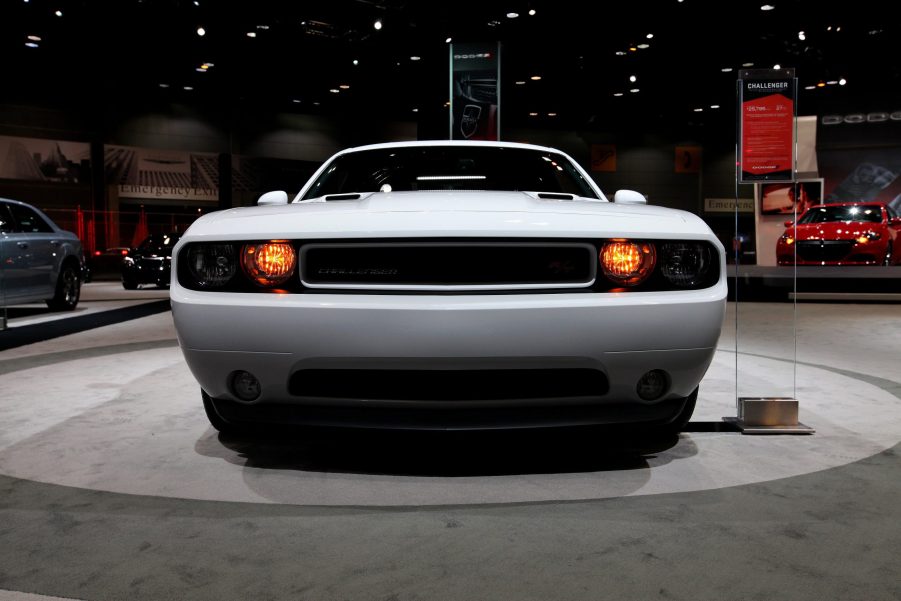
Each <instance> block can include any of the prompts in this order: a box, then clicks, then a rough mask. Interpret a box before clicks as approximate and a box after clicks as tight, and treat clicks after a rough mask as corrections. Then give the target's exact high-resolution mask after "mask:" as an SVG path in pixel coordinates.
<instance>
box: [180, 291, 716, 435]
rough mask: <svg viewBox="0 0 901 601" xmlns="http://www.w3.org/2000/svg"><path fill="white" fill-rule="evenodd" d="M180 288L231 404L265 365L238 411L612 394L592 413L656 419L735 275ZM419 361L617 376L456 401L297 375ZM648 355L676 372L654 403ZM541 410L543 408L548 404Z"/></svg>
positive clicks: (693, 382)
mask: <svg viewBox="0 0 901 601" xmlns="http://www.w3.org/2000/svg"><path fill="white" fill-rule="evenodd" d="M170 297H171V300H172V311H173V317H174V320H175V325H176V330H177V332H178V337H179V342H180V344H181V348H182V351H183V352H184V355H185V359H186V360H187V363H188V366H189V367H190V369H191V371H192V373H193V374H194V376H195V377H196V379H197V381H198V382H199V383H200V386H201V388H202V389H203V390H205V391H206V392H207V393H208V394H209V395H210V396H211V397H212V398H213V399H216V400H217V401H219V402H221V403H224V405H225V406H228V405H229V403H228V402H229V401H237V399H236V397H235V396H234V394H233V393H232V391H231V390H230V376H231V374H233V373H234V372H236V371H238V370H243V371H249V372H251V373H252V374H254V375H255V376H256V377H257V378H258V379H259V381H260V383H261V389H262V393H261V396H260V397H259V398H258V399H257V400H255V401H254V402H253V403H250V404H243V405H238V404H237V403H235V405H234V406H235V407H238V409H235V410H236V411H244V412H247V411H251V412H253V411H256V412H257V413H258V414H260V415H262V414H265V413H267V412H268V413H269V414H271V415H272V416H273V417H272V419H274V420H277V421H283V420H286V419H287V420H288V421H296V420H293V419H288V418H287V417H285V416H284V415H282V417H278V415H279V412H280V411H281V412H282V413H284V407H282V408H281V409H279V408H278V407H274V406H277V405H302V406H307V407H320V408H322V407H328V408H332V409H335V408H344V409H360V408H366V409H367V410H369V409H378V408H385V409H400V408H426V407H428V408H433V409H447V408H454V409H484V410H501V411H508V412H509V410H510V409H511V408H513V407H517V408H525V407H530V408H533V409H538V408H542V407H544V408H547V407H560V406H568V407H583V408H590V407H594V408H606V409H607V410H606V411H602V413H603V415H601V414H598V415H596V416H595V418H594V419H592V421H595V422H602V423H605V422H616V421H659V419H660V418H661V415H663V414H667V415H669V414H670V413H671V412H672V411H674V408H676V409H678V408H679V407H681V405H682V403H683V401H684V399H685V398H687V397H689V396H690V395H691V394H692V392H693V391H694V389H695V388H696V387H697V386H698V383H699V382H700V380H701V379H702V378H703V376H704V374H705V372H706V370H707V368H708V366H709V364H710V361H711V360H712V358H713V353H714V350H715V346H716V342H717V339H718V338H719V334H720V328H721V325H722V322H723V312H724V309H725V297H726V285H725V282H724V281H722V282H720V283H719V284H717V285H716V286H714V287H712V288H708V289H704V290H691V291H678V292H646V293H604V294H598V293H587V292H579V293H563V294H497V295H459V296H456V295H395V294H265V293H219V292H197V291H191V290H187V289H184V288H182V287H181V286H179V285H178V284H177V282H173V284H172V289H171V293H170ZM417 369H419V370H460V373H463V371H466V372H468V373H470V374H471V373H472V372H473V371H478V370H505V371H509V370H540V369H561V370H566V369H574V370H597V371H599V372H601V373H602V374H603V375H604V377H605V379H606V382H607V387H606V390H598V393H597V394H590V395H584V394H580V395H578V396H567V397H559V396H553V395H550V394H548V395H547V396H546V397H541V396H540V395H539V396H538V397H535V396H534V395H532V396H531V397H530V398H528V399H516V398H506V399H504V398H491V399H479V398H478V395H475V397H472V396H470V397H469V398H467V399H466V400H460V401H455V400H447V399H443V400H435V399H432V398H430V394H429V391H428V390H425V388H428V387H427V386H426V387H423V388H424V390H423V395H422V399H421V400H417V399H416V398H415V396H416V395H413V396H412V397H411V396H409V395H407V396H406V397H405V398H404V399H402V400H399V399H384V398H381V399H375V400H374V399H366V398H361V396H356V397H355V398H336V397H334V396H329V397H327V398H326V397H324V396H319V395H317V396H305V395H304V392H303V385H302V382H303V379H302V378H300V382H301V384H300V385H298V384H297V382H298V378H297V377H295V376H297V375H298V373H302V372H304V370H330V373H334V374H338V375H339V376H338V377H340V375H341V374H344V375H345V376H346V377H353V376H354V374H355V373H359V372H357V371H356V370H417ZM652 369H662V370H664V371H665V372H666V373H667V375H668V387H667V392H666V393H665V394H664V395H663V396H662V397H661V398H660V399H656V400H655V401H654V402H650V403H649V402H646V401H642V400H641V399H640V398H639V396H638V393H637V390H636V384H637V382H638V380H639V379H640V378H641V376H642V375H643V374H644V373H645V372H647V371H649V370H652ZM396 373H401V371H397V372H396ZM292 381H293V382H294V385H293V386H292V385H291V383H292ZM627 406H631V407H632V409H634V410H626V409H625V408H624V407H627ZM655 406H656V408H655ZM242 407H243V408H242ZM254 407H257V409H253V408H254ZM617 407H619V408H617ZM588 413H589V414H590V413H591V411H590V410H589V411H588ZM534 414H535V415H536V416H539V417H536V419H538V420H539V421H540V420H542V419H545V418H542V417H540V415H541V412H540V411H537V410H536V411H535V412H534Z"/></svg>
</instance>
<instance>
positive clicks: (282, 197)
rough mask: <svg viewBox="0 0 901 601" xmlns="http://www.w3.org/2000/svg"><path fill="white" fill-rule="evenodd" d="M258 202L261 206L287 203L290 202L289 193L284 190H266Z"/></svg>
mask: <svg viewBox="0 0 901 601" xmlns="http://www.w3.org/2000/svg"><path fill="white" fill-rule="evenodd" d="M257 204H258V205H260V206H263V205H286V204H288V193H287V192H285V191H284V190H275V191H273V192H266V193H265V194H263V195H262V196H260V199H259V200H257Z"/></svg>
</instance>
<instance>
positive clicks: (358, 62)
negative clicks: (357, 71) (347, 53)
mask: <svg viewBox="0 0 901 601" xmlns="http://www.w3.org/2000/svg"><path fill="white" fill-rule="evenodd" d="M353 63H354V66H355V67H356V66H357V65H359V64H360V59H356V58H355V59H354V60H353Z"/></svg>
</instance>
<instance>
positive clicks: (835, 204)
mask: <svg viewBox="0 0 901 601" xmlns="http://www.w3.org/2000/svg"><path fill="white" fill-rule="evenodd" d="M886 204H887V203H885V202H882V201H881V200H852V201H847V202H824V203H822V204H818V205H814V206H812V207H810V208H811V209H816V208H818V207H854V206H863V205H879V206H880V207H884V206H886Z"/></svg>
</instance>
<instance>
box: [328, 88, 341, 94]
mask: <svg viewBox="0 0 901 601" xmlns="http://www.w3.org/2000/svg"><path fill="white" fill-rule="evenodd" d="M340 91H341V90H339V89H338V88H332V89H331V90H329V92H331V93H332V94H338V93H339V92H340Z"/></svg>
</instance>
